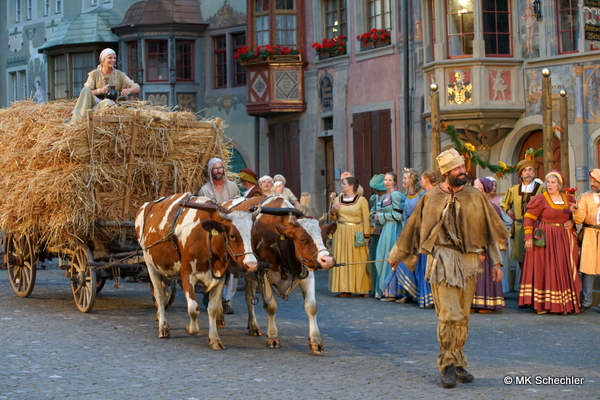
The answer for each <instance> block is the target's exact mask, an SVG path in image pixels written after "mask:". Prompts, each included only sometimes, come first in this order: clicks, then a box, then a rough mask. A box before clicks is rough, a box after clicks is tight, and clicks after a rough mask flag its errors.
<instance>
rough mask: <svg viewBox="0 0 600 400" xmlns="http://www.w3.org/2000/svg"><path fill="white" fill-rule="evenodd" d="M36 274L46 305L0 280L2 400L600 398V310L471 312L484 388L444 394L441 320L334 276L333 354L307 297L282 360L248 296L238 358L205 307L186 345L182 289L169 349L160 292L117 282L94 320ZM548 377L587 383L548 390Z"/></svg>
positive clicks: (324, 310) (476, 365) (53, 280)
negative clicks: (161, 333)
mask: <svg viewBox="0 0 600 400" xmlns="http://www.w3.org/2000/svg"><path fill="white" fill-rule="evenodd" d="M37 273H38V274H37V282H36V286H35V290H34V291H33V294H32V295H31V296H30V297H29V298H18V297H16V296H15V295H14V293H13V291H12V289H11V287H10V284H9V281H8V278H7V274H6V271H4V270H3V271H0V332H2V339H0V340H1V341H2V345H1V346H0V365H1V366H2V367H1V368H0V399H66V398H71V399H148V398H151V399H307V400H308V399H332V400H342V399H429V398H436V399H443V398H448V399H450V398H461V399H482V398H486V399H512V398H517V399H521V398H531V399H571V398H572V399H592V398H595V399H597V398H600V394H599V393H600V384H599V383H600V372H599V371H598V368H597V367H598V360H599V354H600V345H599V343H600V312H599V310H598V308H597V307H594V308H592V309H591V310H589V311H588V312H587V313H585V314H582V315H567V316H560V315H537V314H535V313H533V312H532V311H530V310H518V309H517V306H516V293H510V294H509V296H508V297H509V298H508V300H507V309H506V310H505V311H503V312H499V313H496V314H472V318H471V325H470V336H469V340H468V342H467V345H466V354H467V357H468V360H469V367H468V370H469V371H470V372H471V373H473V375H475V382H473V383H471V384H459V385H458V387H457V388H455V389H443V388H441V386H440V384H439V377H438V375H439V374H438V371H437V365H436V357H437V353H438V344H437V340H436V326H437V319H436V317H435V311H434V310H421V309H419V308H418V307H417V306H416V305H414V304H396V303H394V302H391V303H389V302H388V303H385V302H380V301H377V300H374V299H365V298H359V297H353V298H337V297H333V296H332V295H331V294H330V293H329V292H328V291H327V277H328V275H327V272H319V273H317V274H316V276H317V302H318V306H319V315H318V316H319V327H320V330H321V335H322V336H323V341H324V344H325V354H324V355H322V356H316V355H313V354H312V353H311V352H310V351H309V349H308V341H307V336H308V322H307V318H306V315H305V313H304V309H303V304H302V301H301V292H300V290H299V288H296V289H295V290H294V292H293V293H292V295H291V296H290V300H289V301H288V302H283V301H279V310H278V314H277V322H278V327H279V332H280V336H281V342H282V348H280V349H268V348H266V346H265V342H266V336H265V335H266V322H267V321H266V313H265V311H264V310H263V309H262V308H261V307H262V301H261V303H260V305H259V306H257V312H258V320H259V323H260V325H261V328H262V330H263V336H262V337H251V336H248V334H247V330H246V323H247V312H246V307H245V305H244V304H243V301H244V296H243V295H244V293H243V292H238V293H237V294H236V296H235V298H234V301H233V303H234V309H235V314H234V315H227V316H226V322H227V326H226V327H225V328H222V329H220V330H219V335H220V337H221V339H222V340H223V343H224V344H225V346H226V347H227V349H226V350H224V351H213V350H210V349H209V347H208V339H207V317H206V312H205V309H204V308H203V309H202V313H201V316H200V334H199V335H196V336H189V335H187V334H186V332H185V325H186V324H187V321H188V316H187V311H186V308H185V302H184V298H183V295H182V293H181V291H179V292H178V293H177V297H176V299H175V302H174V304H173V306H172V307H171V308H170V309H169V310H167V317H168V319H169V322H170V325H171V338H170V339H158V337H157V330H156V323H155V317H154V316H155V309H154V306H153V304H152V299H151V297H150V293H149V284H148V283H137V282H135V283H132V282H125V281H124V280H121V285H122V287H121V288H119V289H115V288H113V287H112V285H113V281H108V282H107V283H106V286H105V288H104V290H103V291H102V293H100V294H99V295H98V297H97V298H96V303H95V307H94V309H93V311H92V312H91V313H89V314H83V313H80V312H78V311H77V309H76V307H75V305H74V303H73V299H72V294H71V289H70V286H69V280H68V279H67V278H65V277H64V272H63V271H60V270H58V269H56V268H51V269H48V270H38V271H37ZM507 376H509V378H506V377H507ZM529 377H530V378H531V379H532V382H531V384H527V383H528V382H527V379H529ZM536 377H538V378H537V379H538V380H540V382H542V381H541V379H542V378H544V379H545V381H547V380H548V379H547V378H548V377H557V378H567V379H571V377H574V378H584V380H583V384H581V385H577V384H566V385H564V384H563V385H561V384H552V385H545V384H536ZM511 379H512V383H511V384H506V383H505V382H508V381H510V380H511ZM522 381H523V382H522ZM545 381H544V382H543V383H545ZM563 381H564V380H563ZM516 382H519V383H524V384H516ZM570 382H573V381H572V380H571V381H570ZM567 383H569V382H567Z"/></svg>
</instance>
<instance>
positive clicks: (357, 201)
mask: <svg viewBox="0 0 600 400" xmlns="http://www.w3.org/2000/svg"><path fill="white" fill-rule="evenodd" d="M358 186H359V183H358V180H357V179H356V178H354V177H347V178H344V179H343V180H342V193H341V194H340V195H339V196H338V197H336V198H335V199H334V201H333V205H332V206H331V210H330V212H329V213H330V216H331V218H332V219H333V220H337V229H336V231H335V233H334V234H333V243H332V251H333V256H334V257H335V259H336V260H337V262H338V263H347V264H352V265H345V266H341V267H337V268H332V269H331V272H330V274H329V291H331V292H340V293H339V294H338V296H339V297H350V296H351V295H352V293H357V294H360V295H361V296H362V297H369V290H370V288H371V281H370V277H369V273H368V268H367V265H368V264H367V263H366V262H367V261H368V260H369V249H368V247H367V246H368V241H369V234H370V231H371V227H370V225H369V202H368V201H367V199H365V198H364V197H362V196H359V195H358V194H357V193H356V191H357V190H358ZM358 232H361V233H362V236H363V237H364V239H365V241H364V242H365V243H364V244H363V245H362V246H359V247H357V246H356V244H355V242H356V238H357V233H358Z"/></svg>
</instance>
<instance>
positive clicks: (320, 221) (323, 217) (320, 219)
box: [319, 212, 327, 224]
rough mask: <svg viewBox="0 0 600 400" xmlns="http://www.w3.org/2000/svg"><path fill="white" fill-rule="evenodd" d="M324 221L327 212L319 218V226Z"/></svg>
mask: <svg viewBox="0 0 600 400" xmlns="http://www.w3.org/2000/svg"><path fill="white" fill-rule="evenodd" d="M326 220H327V212H324V213H323V216H322V217H321V218H319V224H322V223H323V222H325V221H326Z"/></svg>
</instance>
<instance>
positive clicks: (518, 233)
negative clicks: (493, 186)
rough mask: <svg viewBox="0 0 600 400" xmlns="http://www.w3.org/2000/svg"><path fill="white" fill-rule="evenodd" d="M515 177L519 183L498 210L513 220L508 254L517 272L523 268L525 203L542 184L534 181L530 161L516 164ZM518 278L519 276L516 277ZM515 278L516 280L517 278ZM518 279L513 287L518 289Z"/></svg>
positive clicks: (539, 190)
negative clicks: (511, 238)
mask: <svg viewBox="0 0 600 400" xmlns="http://www.w3.org/2000/svg"><path fill="white" fill-rule="evenodd" d="M517 176H518V177H519V180H520V181H521V182H520V183H518V184H516V185H514V186H511V187H510V188H509V189H508V191H507V192H506V195H505V196H504V199H503V200H502V202H501V203H500V208H501V209H502V210H504V212H505V213H506V214H507V215H508V216H509V217H510V218H512V219H513V220H514V229H513V233H512V235H513V244H512V251H511V253H510V259H511V260H514V261H517V262H518V263H519V271H520V270H521V269H522V268H523V259H524V257H525V231H524V230H523V216H524V215H525V211H526V210H527V203H529V200H531V199H532V198H533V197H534V196H536V195H538V194H540V193H542V191H543V188H542V183H541V182H540V181H539V180H537V179H535V163H534V162H533V161H531V160H527V159H525V160H521V161H519V163H518V164H517ZM518 276H520V275H518ZM518 276H517V278H518ZM518 285H519V279H517V280H516V282H515V286H516V287H518Z"/></svg>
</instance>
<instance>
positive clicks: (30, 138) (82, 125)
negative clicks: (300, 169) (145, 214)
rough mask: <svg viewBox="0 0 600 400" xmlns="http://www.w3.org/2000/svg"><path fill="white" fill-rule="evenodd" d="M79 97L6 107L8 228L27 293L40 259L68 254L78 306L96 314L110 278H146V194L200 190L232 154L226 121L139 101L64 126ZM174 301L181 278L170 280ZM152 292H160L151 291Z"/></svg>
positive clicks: (1, 222)
mask: <svg viewBox="0 0 600 400" xmlns="http://www.w3.org/2000/svg"><path fill="white" fill-rule="evenodd" d="M72 105H73V104H72V103H71V102H56V103H54V104H48V105H37V104H36V103H32V102H19V103H15V105H13V106H12V107H11V108H9V109H3V110H0V121H1V122H0V140H2V142H3V145H4V146H5V147H7V149H6V150H5V151H6V154H8V156H7V159H3V160H0V176H1V177H0V191H1V192H2V193H3V195H4V198H3V199H0V226H1V228H2V230H3V232H4V235H5V237H4V241H3V248H4V262H5V264H6V267H7V270H8V277H9V281H10V284H11V286H12V288H13V291H14V292H15V294H16V295H17V296H19V297H27V296H29V295H30V294H31V293H32V292H33V289H34V286H35V279H36V265H37V263H38V261H43V260H47V259H51V258H58V259H59V266H60V268H61V269H64V270H65V271H66V276H67V277H69V278H70V283H71V289H72V293H73V299H74V301H75V305H76V306H77V308H78V309H79V310H80V311H81V312H89V311H91V310H92V308H93V306H94V301H95V298H96V294H98V293H99V292H100V291H101V290H102V288H103V286H104V284H105V282H106V280H107V279H114V280H115V284H116V285H117V286H118V282H119V279H120V278H125V277H128V276H134V277H136V278H142V279H143V278H145V277H146V278H147V270H146V266H145V264H144V260H143V257H142V255H141V252H140V251H139V250H140V248H139V245H138V243H137V240H136V236H135V230H134V221H133V220H134V217H135V213H136V212H137V210H138V209H139V207H140V206H141V205H142V204H143V203H144V202H147V201H151V200H155V199H157V198H159V197H162V196H164V195H169V194H172V193H177V192H184V191H191V192H195V191H196V190H197V189H198V188H199V187H200V186H201V185H202V184H203V183H204V180H205V177H204V176H203V174H202V171H203V167H204V165H205V164H206V163H207V161H208V160H209V159H210V158H211V157H219V158H222V159H224V160H225V161H227V160H228V159H229V155H230V150H229V140H228V139H227V138H226V137H225V136H224V134H223V128H224V127H223V125H222V121H221V120H220V119H218V118H217V119H214V120H204V121H197V120H196V118H195V115H194V114H192V113H189V112H169V111H168V110H166V109H164V108H159V107H153V106H148V105H147V104H144V103H141V102H136V103H131V104H126V105H124V106H121V107H116V108H113V109H106V110H102V111H100V112H98V111H97V112H96V113H94V114H93V115H92V112H91V110H90V111H89V112H88V115H87V120H84V121H78V122H75V123H72V124H65V123H64V120H65V118H66V117H67V116H69V115H70V112H71V110H72ZM163 284H164V285H165V287H166V289H167V290H166V291H165V292H166V296H167V299H166V304H170V303H171V302H172V301H173V298H174V295H175V287H176V286H175V282H169V281H168V280H165V281H164V282H163ZM151 293H152V291H151Z"/></svg>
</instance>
